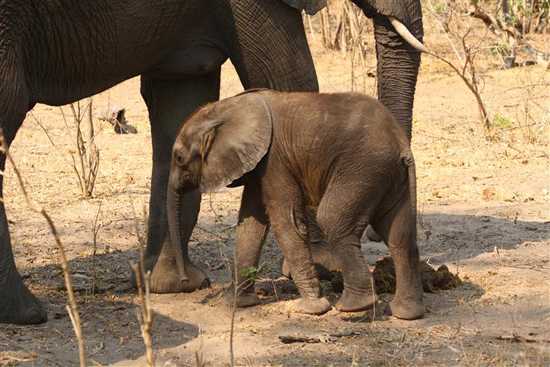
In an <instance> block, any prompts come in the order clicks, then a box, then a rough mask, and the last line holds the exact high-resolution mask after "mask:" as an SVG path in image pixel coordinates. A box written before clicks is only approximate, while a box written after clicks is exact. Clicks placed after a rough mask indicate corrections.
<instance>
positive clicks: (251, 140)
mask: <svg viewBox="0 0 550 367" xmlns="http://www.w3.org/2000/svg"><path fill="white" fill-rule="evenodd" d="M228 185H231V186H238V185H244V192H243V196H242V202H241V208H240V211H239V223H238V226H237V245H236V261H237V263H236V264H235V269H236V271H237V278H238V281H239V283H240V282H245V280H246V276H245V275H246V274H244V273H246V270H247V269H248V268H250V267H256V266H257V265H258V259H259V257H260V251H261V247H262V244H263V242H264V239H265V236H266V233H267V231H268V226H269V225H271V227H272V229H273V232H274V235H275V237H276V240H277V242H278V244H279V246H280V248H281V250H282V252H283V255H284V257H285V259H286V261H287V262H288V264H289V266H290V270H291V272H292V277H293V280H294V282H295V283H296V286H297V287H298V290H299V292H300V294H301V296H302V297H301V299H300V300H298V301H297V302H296V305H295V307H296V311H298V312H303V313H309V314H322V313H324V312H326V311H328V310H329V309H330V308H331V306H330V304H329V302H328V301H327V299H326V298H323V297H321V294H320V287H319V280H318V278H317V274H316V272H315V268H314V264H313V257H312V250H311V248H310V244H309V239H308V231H307V228H308V226H307V223H306V216H305V210H306V208H309V207H313V208H316V221H317V224H318V226H319V228H320V229H321V231H322V233H323V236H324V237H325V238H326V240H327V241H328V243H329V245H330V248H331V251H332V254H333V256H334V259H335V261H336V262H337V264H338V265H339V268H340V269H341V271H342V274H343V278H344V291H343V293H342V296H341V298H340V299H339V301H338V303H337V304H336V308H337V309H338V310H341V311H350V312H351V311H359V310H364V309H366V308H369V307H370V306H372V305H373V304H374V303H375V302H376V295H375V294H374V290H373V281H372V274H371V273H370V271H369V268H368V265H367V263H366V261H365V257H364V256H363V253H362V252H361V244H360V238H361V235H362V234H363V231H364V230H365V227H366V226H367V224H371V225H372V226H373V227H374V229H375V230H376V231H377V232H378V233H379V234H380V235H381V236H382V237H383V239H384V240H385V241H386V243H387V244H388V245H389V248H390V252H391V255H392V257H393V259H394V262H395V270H396V278H397V279H396V282H397V284H396V288H397V290H396V293H395V297H394V299H393V301H392V302H391V309H392V313H393V315H394V316H396V317H399V318H402V319H416V318H420V317H422V315H423V314H424V306H423V303H422V285H421V279H420V274H419V270H418V261H419V255H418V248H417V246H416V178H415V166H414V160H413V157H412V154H411V151H410V148H409V141H408V140H407V137H406V134H405V131H403V130H402V128H401V127H400V126H399V125H398V124H397V123H396V121H395V120H394V118H393V117H392V115H391V114H390V112H388V110H387V109H386V108H385V107H384V106H382V104H380V103H379V102H378V101H376V100H375V99H373V98H370V97H367V96H363V95H359V94H350V93H341V94H318V93H281V92H275V91H270V90H252V91H247V92H244V93H242V94H240V95H237V96H235V97H232V98H228V99H225V100H222V101H220V102H217V103H213V104H209V105H207V106H205V107H203V108H201V109H199V110H198V111H197V112H195V113H194V114H193V115H192V116H191V117H190V118H189V119H188V120H187V121H186V122H185V123H184V125H183V127H182V128H181V130H180V132H179V135H178V137H177V139H176V142H175V144H174V148H173V156H172V165H171V171H170V179H169V188H168V217H169V224H170V234H171V237H172V239H173V242H174V243H181V238H180V237H181V236H180V230H179V220H178V218H179V212H180V211H179V210H178V209H179V203H180V202H181V201H180V196H181V195H184V194H185V193H186V192H189V191H190V190H196V189H200V190H201V192H203V193H204V192H210V191H213V190H216V189H219V188H222V187H224V186H228ZM182 266H183V265H182ZM182 272H184V269H183V268H181V269H180V274H182V279H185V275H184V273H182ZM249 283H250V282H249ZM237 302H238V304H239V305H240V306H249V305H253V304H257V303H258V302H259V301H258V298H257V296H256V294H255V292H254V287H253V284H248V286H247V287H245V289H244V290H243V291H242V292H241V294H240V295H239V298H238V300H237Z"/></svg>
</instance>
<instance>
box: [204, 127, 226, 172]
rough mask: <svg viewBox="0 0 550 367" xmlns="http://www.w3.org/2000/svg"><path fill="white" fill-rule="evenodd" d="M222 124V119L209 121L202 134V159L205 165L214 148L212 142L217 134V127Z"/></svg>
mask: <svg viewBox="0 0 550 367" xmlns="http://www.w3.org/2000/svg"><path fill="white" fill-rule="evenodd" d="M221 124H222V122H221V121H212V122H207V126H206V127H205V130H204V132H203V134H202V138H201V148H200V149H201V150H200V155H201V161H202V164H203V165H204V163H205V162H206V158H207V157H208V153H209V152H210V149H211V148H212V143H213V142H214V137H215V136H216V128H217V127H218V126H220V125H221Z"/></svg>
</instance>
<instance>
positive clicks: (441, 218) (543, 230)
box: [418, 213, 550, 263]
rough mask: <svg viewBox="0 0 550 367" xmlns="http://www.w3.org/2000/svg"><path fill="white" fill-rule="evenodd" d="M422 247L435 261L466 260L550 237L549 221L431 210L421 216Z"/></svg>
mask: <svg viewBox="0 0 550 367" xmlns="http://www.w3.org/2000/svg"><path fill="white" fill-rule="evenodd" d="M418 228H419V233H418V238H419V247H420V251H421V253H422V256H423V257H430V258H431V260H432V261H433V262H435V263H442V262H455V263H459V262H463V261H467V260H471V259H474V258H476V257H478V256H480V255H483V254H488V253H494V252H496V250H495V249H497V250H514V249H519V248H521V247H522V246H525V245H529V244H530V243H538V242H544V241H548V240H550V223H549V222H548V221H546V222H544V221H540V222H537V221H524V220H517V219H515V218H511V219H509V218H503V217H500V216H498V217H497V216H491V215H469V214H447V213H430V214H425V215H422V216H420V218H419V226H418Z"/></svg>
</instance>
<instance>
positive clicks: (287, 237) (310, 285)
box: [268, 194, 331, 315]
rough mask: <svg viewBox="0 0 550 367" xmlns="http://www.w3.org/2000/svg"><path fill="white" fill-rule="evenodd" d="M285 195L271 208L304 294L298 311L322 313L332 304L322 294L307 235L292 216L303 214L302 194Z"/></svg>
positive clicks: (274, 224)
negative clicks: (299, 229)
mask: <svg viewBox="0 0 550 367" xmlns="http://www.w3.org/2000/svg"><path fill="white" fill-rule="evenodd" d="M285 197H286V201H284V202H283V201H277V202H271V205H270V207H269V208H268V212H269V218H270V220H271V226H272V227H273V232H274V234H275V238H276V239H277V242H278V244H279V247H280V248H281V250H282V252H283V256H284V257H285V259H286V261H287V262H288V265H289V267H290V271H291V273H292V279H293V280H294V283H295V284H296V286H297V287H298V291H299V292H300V295H301V296H302V299H300V300H299V301H298V302H297V303H296V305H295V311H296V312H299V313H306V314H313V315H320V314H323V313H325V312H327V311H328V310H330V309H331V305H330V303H329V302H328V300H327V299H326V298H324V297H321V290H320V286H319V279H318V278H317V273H316V271H315V268H314V266H313V259H312V256H311V249H310V248H309V244H308V243H307V238H306V239H304V238H302V236H301V235H300V234H299V233H298V229H297V228H296V227H295V226H294V223H295V221H294V220H292V217H294V218H296V217H298V218H303V215H304V211H303V206H302V205H301V203H302V201H301V197H300V196H299V194H298V195H293V196H285Z"/></svg>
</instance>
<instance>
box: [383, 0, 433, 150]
mask: <svg viewBox="0 0 550 367" xmlns="http://www.w3.org/2000/svg"><path fill="white" fill-rule="evenodd" d="M411 7H412V9H411V10H410V11H411V16H410V18H411V19H412V20H411V22H410V24H406V26H407V27H408V28H409V29H410V31H411V32H412V34H413V35H414V36H416V37H417V38H418V39H419V40H422V11H421V9H420V3H419V2H418V4H417V5H416V3H415V4H414V6H412V5H411ZM374 34H375V39H376V55H377V58H378V66H377V74H378V99H379V100H380V101H381V102H382V103H383V104H384V105H385V106H386V107H387V108H388V109H389V110H390V111H391V112H392V113H393V115H394V116H395V118H396V119H397V121H398V122H399V124H400V125H401V126H403V128H404V129H405V131H406V132H407V136H408V137H409V139H411V136H412V112H413V102H414V93H415V89H416V79H417V76H418V68H419V66H420V53H419V52H418V51H417V50H416V49H414V48H412V47H411V46H410V45H409V44H408V43H406V42H405V41H404V40H403V39H402V38H401V36H400V35H399V34H397V32H396V31H395V29H394V28H393V26H392V25H391V23H390V21H389V19H388V18H387V17H385V16H381V15H377V16H375V17H374Z"/></svg>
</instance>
